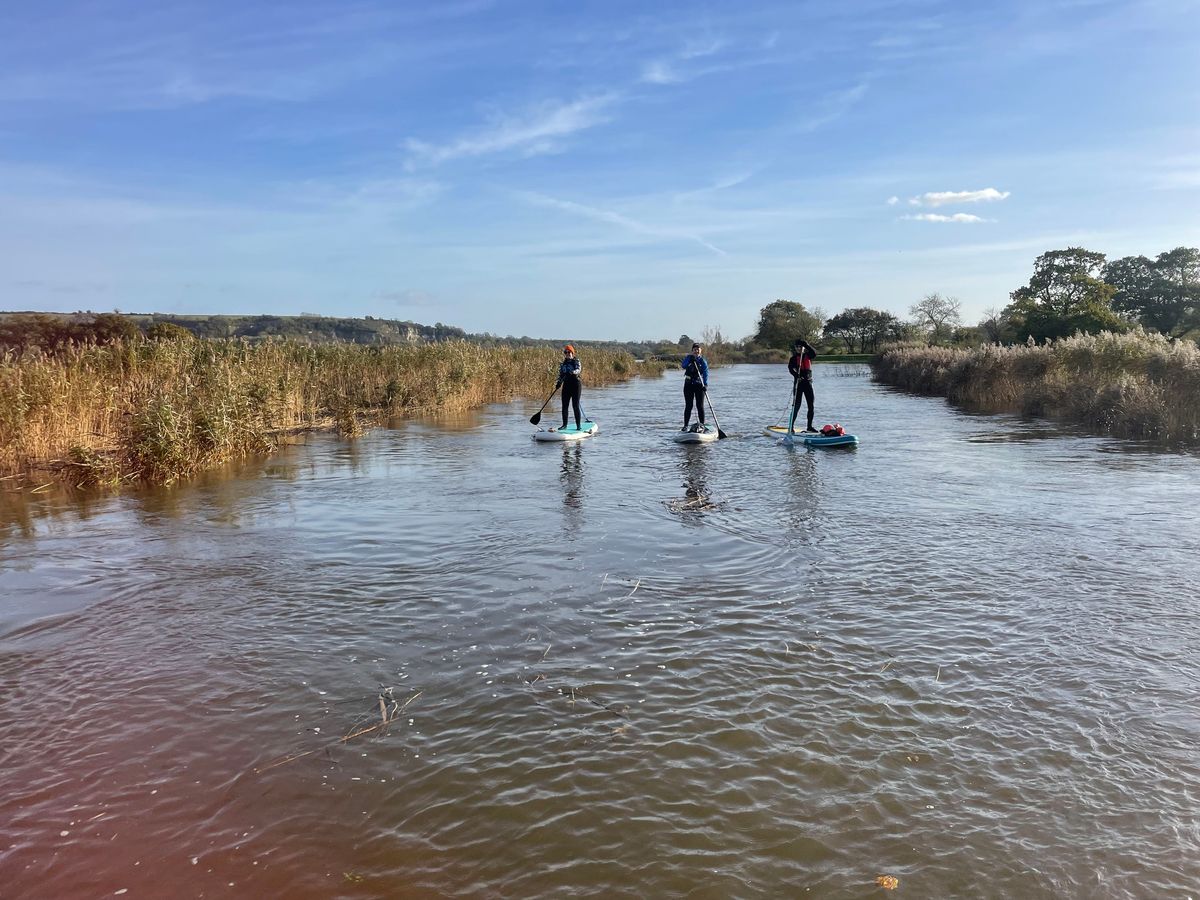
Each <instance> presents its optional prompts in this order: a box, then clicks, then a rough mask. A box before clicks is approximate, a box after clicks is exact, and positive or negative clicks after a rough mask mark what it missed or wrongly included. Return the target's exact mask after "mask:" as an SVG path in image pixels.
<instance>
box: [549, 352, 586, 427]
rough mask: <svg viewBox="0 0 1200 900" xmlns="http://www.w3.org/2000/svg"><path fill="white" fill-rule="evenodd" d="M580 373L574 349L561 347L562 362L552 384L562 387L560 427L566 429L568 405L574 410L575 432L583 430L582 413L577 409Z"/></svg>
mask: <svg viewBox="0 0 1200 900" xmlns="http://www.w3.org/2000/svg"><path fill="white" fill-rule="evenodd" d="M582 373H583V366H582V364H580V362H579V360H577V359H576V358H575V348H574V347H572V346H571V345H570V344H567V346H565V347H563V361H562V365H560V366H559V367H558V381H556V382H554V387H555V388H558V386H559V385H562V427H563V428H566V427H567V404H568V403H570V404H571V406H572V407H573V408H574V410H575V430H576V431H582V430H583V418H582V417H583V413H582V412H581V411H580V409H579V395H580V393H582V391H583V380H582V378H581V375H582Z"/></svg>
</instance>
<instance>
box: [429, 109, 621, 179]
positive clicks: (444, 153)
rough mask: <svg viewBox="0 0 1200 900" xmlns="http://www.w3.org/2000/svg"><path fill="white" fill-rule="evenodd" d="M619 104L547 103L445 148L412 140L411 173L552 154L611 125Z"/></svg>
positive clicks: (504, 118) (500, 120)
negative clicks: (498, 156) (481, 159)
mask: <svg viewBox="0 0 1200 900" xmlns="http://www.w3.org/2000/svg"><path fill="white" fill-rule="evenodd" d="M616 100H617V95H616V94H612V93H609V94H600V95H597V96H591V97H582V98H580V99H578V100H572V101H570V102H568V103H557V102H548V103H543V104H541V105H539V106H538V107H536V108H534V109H533V110H530V111H528V112H526V113H524V114H522V115H519V116H507V115H500V116H497V117H495V119H494V120H493V121H492V122H491V124H489V125H488V126H487V127H486V128H484V129H482V130H480V131H478V132H476V133H475V134H472V135H468V136H465V137H460V138H456V139H454V140H452V141H449V142H448V143H445V144H432V143H427V142H425V141H419V140H416V139H412V138H410V139H409V140H408V141H407V142H406V144H405V147H406V148H407V149H408V151H409V153H410V154H411V155H410V158H409V160H408V164H407V166H408V168H409V169H410V170H411V169H413V168H416V167H417V166H420V165H422V164H424V165H433V166H436V165H440V164H442V163H444V162H448V161H450V160H454V159H463V158H466V157H473V156H486V155H488V154H491V153H502V152H505V151H509V150H515V151H518V152H521V153H523V154H525V155H527V156H533V155H538V154H542V153H552V152H554V151H556V150H558V149H559V148H560V147H561V142H562V140H563V139H565V138H568V137H570V136H571V135H573V134H575V133H576V132H579V131H584V130H586V129H588V128H594V127H595V126H597V125H601V124H603V123H605V122H607V121H609V119H610V118H611V116H610V114H609V110H610V109H611V107H612V105H613V104H614V103H615V102H616Z"/></svg>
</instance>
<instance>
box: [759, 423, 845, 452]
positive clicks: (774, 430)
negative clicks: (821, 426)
mask: <svg viewBox="0 0 1200 900" xmlns="http://www.w3.org/2000/svg"><path fill="white" fill-rule="evenodd" d="M763 434H765V435H768V436H769V437H773V438H786V437H787V436H788V430H787V426H786V425H771V426H768V427H767V428H764V429H763ZM792 439H793V440H794V441H797V442H798V443H803V444H804V445H805V446H807V447H854V446H856V445H857V444H858V438H856V437H855V436H854V435H852V434H838V435H833V436H831V437H826V436H825V435H823V434H820V433H817V434H813V433H812V432H806V431H796V432H793V433H792Z"/></svg>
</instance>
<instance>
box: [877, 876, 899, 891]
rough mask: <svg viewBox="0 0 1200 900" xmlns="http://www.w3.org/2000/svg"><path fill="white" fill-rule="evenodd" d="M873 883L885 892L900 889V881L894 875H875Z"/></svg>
mask: <svg viewBox="0 0 1200 900" xmlns="http://www.w3.org/2000/svg"><path fill="white" fill-rule="evenodd" d="M875 883H876V884H877V885H879V886H880V887H881V888H883V889H884V890H885V891H894V890H895V889H896V888H898V887H900V879H899V878H897V877H896V876H895V875H876V876H875Z"/></svg>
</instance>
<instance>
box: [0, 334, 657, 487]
mask: <svg viewBox="0 0 1200 900" xmlns="http://www.w3.org/2000/svg"><path fill="white" fill-rule="evenodd" d="M559 359H560V357H559V355H558V354H557V353H556V352H554V351H550V350H546V349H543V348H512V347H490V348H482V347H479V346H477V345H474V344H469V343H466V342H457V341H455V342H447V343H439V344H423V345H416V346H391V347H367V346H361V345H354V344H323V345H308V344H299V343H290V342H271V343H259V344H247V343H243V342H240V341H162V342H151V341H134V342H128V343H117V344H111V345H106V346H100V347H97V346H85V347H72V348H68V349H66V350H64V351H62V352H60V353H56V354H53V355H45V354H42V353H40V352H37V351H33V352H28V353H25V354H22V355H14V354H11V353H10V354H7V355H5V356H3V357H0V474H4V475H9V474H14V473H23V472H29V471H31V470H37V469H49V470H52V471H53V472H54V473H56V474H58V475H60V476H61V477H63V478H66V479H69V480H71V481H73V482H75V483H86V482H93V483H94V482H115V481H127V480H136V479H146V480H150V481H159V482H167V481H173V480H176V479H179V478H185V477H188V476H190V475H192V474H194V473H196V472H198V471H200V470H202V469H204V468H207V467H210V466H213V465H216V464H218V463H221V462H224V461H226V460H230V459H234V458H237V457H239V456H244V455H247V454H250V453H262V452H269V451H271V450H273V449H274V448H275V447H276V446H277V443H278V441H279V439H280V437H281V436H282V435H284V434H286V433H288V432H292V431H299V430H305V429H313V428H325V427H336V428H337V429H338V430H339V431H341V432H342V433H345V434H355V433H357V432H359V431H360V430H361V429H362V428H363V427H364V426H365V425H368V424H370V423H371V422H373V421H377V420H380V419H383V418H386V417H391V416H399V415H405V414H412V413H415V412H428V411H438V410H446V411H453V410H462V409H469V408H471V407H475V406H480V405H482V404H485V403H490V402H496V401H502V400H508V399H510V398H512V397H515V396H536V397H539V398H542V397H545V396H546V395H547V394H548V393H549V392H550V389H551V388H552V387H553V384H554V378H555V373H556V370H557V365H558V362H559ZM583 364H584V367H585V368H584V374H585V380H586V383H587V384H588V385H589V386H592V387H595V386H600V385H604V384H611V383H614V382H617V381H623V380H626V379H628V378H630V377H632V376H633V375H635V374H639V373H640V372H642V371H652V372H653V371H659V370H660V367H659V366H657V365H656V364H654V363H649V364H638V363H635V362H634V360H633V357H632V356H630V355H629V354H628V353H624V352H607V351H588V352H587V353H586V354H585V355H584V357H583Z"/></svg>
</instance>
